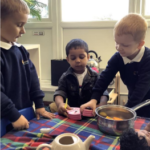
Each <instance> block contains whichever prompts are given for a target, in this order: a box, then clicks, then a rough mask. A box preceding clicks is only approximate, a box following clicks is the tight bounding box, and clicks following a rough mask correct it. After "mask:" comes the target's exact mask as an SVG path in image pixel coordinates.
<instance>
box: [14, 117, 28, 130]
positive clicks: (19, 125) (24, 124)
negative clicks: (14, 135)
mask: <svg viewBox="0 0 150 150" xmlns="http://www.w3.org/2000/svg"><path fill="white" fill-rule="evenodd" d="M12 125H13V127H14V129H16V130H23V129H27V128H29V122H28V120H27V119H26V118H25V117H24V116H23V115H21V116H20V118H19V119H18V120H17V121H15V122H12Z"/></svg>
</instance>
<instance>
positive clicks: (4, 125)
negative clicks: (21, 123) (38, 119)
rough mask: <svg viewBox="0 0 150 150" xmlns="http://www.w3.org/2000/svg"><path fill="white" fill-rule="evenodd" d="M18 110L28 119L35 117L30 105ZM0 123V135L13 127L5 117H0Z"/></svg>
mask: <svg viewBox="0 0 150 150" xmlns="http://www.w3.org/2000/svg"><path fill="white" fill-rule="evenodd" d="M19 112H20V114H21V115H23V116H24V117H25V118H26V119H27V120H28V121H29V120H31V119H33V118H35V113H34V110H33V108H32V107H28V108H24V109H21V110H19ZM0 124H1V137H2V136H3V135H5V134H6V133H7V132H8V131H9V130H11V129H12V128H13V127H12V125H11V122H10V121H9V120H7V119H5V118H1V120H0ZM8 126H9V129H8V128H7V127H8Z"/></svg>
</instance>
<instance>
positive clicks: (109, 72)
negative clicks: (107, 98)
mask: <svg viewBox="0 0 150 150" xmlns="http://www.w3.org/2000/svg"><path fill="white" fill-rule="evenodd" d="M118 61H121V57H120V56H119V54H118V53H115V54H114V55H113V56H112V57H111V59H110V60H109V61H108V65H107V67H106V69H105V70H104V71H103V72H102V73H101V74H100V76H99V78H98V80H97V82H96V84H95V86H94V88H93V92H92V97H91V98H92V99H96V100H97V101H99V99H100V97H101V96H102V95H103V93H104V91H105V90H106V89H107V87H108V85H109V84H110V82H111V81H112V80H113V78H114V76H115V75H116V73H117V72H118V71H119V66H120V64H121V63H118Z"/></svg>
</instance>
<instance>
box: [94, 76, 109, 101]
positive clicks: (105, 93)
mask: <svg viewBox="0 0 150 150" xmlns="http://www.w3.org/2000/svg"><path fill="white" fill-rule="evenodd" d="M96 74H97V73H96ZM99 77H100V75H98V74H97V80H98V79H99ZM102 96H106V97H107V100H109V93H108V91H107V90H105V91H104V93H103V95H102Z"/></svg>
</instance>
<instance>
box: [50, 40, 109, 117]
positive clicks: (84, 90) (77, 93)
mask: <svg viewBox="0 0 150 150" xmlns="http://www.w3.org/2000/svg"><path fill="white" fill-rule="evenodd" d="M66 55H67V61H68V63H69V64H70V68H69V69H68V70H67V71H66V72H65V73H63V75H62V76H61V78H60V80H59V82H58V89H57V90H56V91H55V93H54V101H55V103H52V104H51V105H50V108H51V110H52V108H54V107H56V106H57V110H56V111H58V113H59V114H64V115H66V113H67V110H66V109H65V107H64V106H65V102H66V98H68V106H67V109H70V107H80V106H81V105H82V104H85V103H87V102H88V101H89V100H90V99H91V95H92V88H93V86H94V85H95V82H96V80H97V78H98V74H97V73H96V72H95V71H93V70H92V69H90V68H89V67H88V66H87V62H88V59H89V54H88V45H87V43H86V42H85V41H83V40H81V39H73V40H71V41H70V42H69V43H68V44H67V46H66ZM107 100H108V92H107V91H105V92H104V93H103V96H101V97H100V99H99V103H98V104H100V105H104V104H107ZM55 104H56V105H55Z"/></svg>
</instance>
